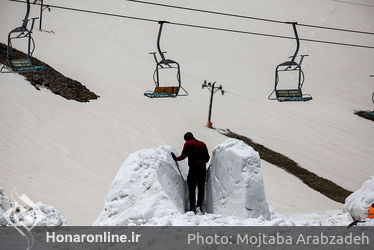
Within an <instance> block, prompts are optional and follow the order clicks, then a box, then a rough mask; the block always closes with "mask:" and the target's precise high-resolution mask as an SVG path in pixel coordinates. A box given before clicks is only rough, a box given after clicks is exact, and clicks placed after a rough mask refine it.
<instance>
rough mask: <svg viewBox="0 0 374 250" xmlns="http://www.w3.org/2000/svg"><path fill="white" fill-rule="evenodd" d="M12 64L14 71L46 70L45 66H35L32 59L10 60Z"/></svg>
mask: <svg viewBox="0 0 374 250" xmlns="http://www.w3.org/2000/svg"><path fill="white" fill-rule="evenodd" d="M10 64H11V65H12V69H13V70H14V71H37V70H40V69H42V68H44V66H33V65H32V64H31V61H30V59H17V60H10Z"/></svg>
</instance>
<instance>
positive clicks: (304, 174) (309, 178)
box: [218, 129, 352, 203]
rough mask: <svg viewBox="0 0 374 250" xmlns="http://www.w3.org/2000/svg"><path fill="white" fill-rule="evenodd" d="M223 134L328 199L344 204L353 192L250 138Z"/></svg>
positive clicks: (225, 132) (228, 132)
mask: <svg viewBox="0 0 374 250" xmlns="http://www.w3.org/2000/svg"><path fill="white" fill-rule="evenodd" d="M218 131H219V132H220V133H221V134H223V135H225V136H227V137H231V138H236V139H239V140H242V141H243V142H244V143H246V144H248V145H249V146H251V147H252V148H253V149H254V150H256V151H257V152H259V154H260V157H261V159H262V160H265V161H267V162H269V163H271V164H273V165H275V166H277V167H280V168H282V169H284V170H286V171H287V172H288V173H290V174H292V175H294V176H296V177H298V178H299V179H300V180H301V181H302V182H304V183H305V184H306V185H308V186H309V187H310V188H312V189H314V190H316V191H318V192H320V193H321V194H323V195H325V196H327V197H328V198H330V199H332V200H334V201H337V202H340V203H344V202H345V198H347V196H349V195H350V194H351V193H352V192H351V191H348V190H346V189H344V188H342V187H340V186H338V185H337V184H335V183H334V182H332V181H330V180H327V179H325V178H323V177H320V176H318V175H316V174H314V173H312V172H310V171H309V170H306V169H304V168H302V167H300V166H299V164H297V163H296V162H295V161H293V160H291V159H290V158H288V157H287V156H284V155H282V154H280V153H278V152H275V151H273V150H271V149H269V148H266V147H265V146H263V145H261V144H258V143H256V142H253V141H252V140H251V139H249V138H248V137H245V136H242V135H239V134H236V133H233V132H231V131H230V130H229V129H226V130H218Z"/></svg>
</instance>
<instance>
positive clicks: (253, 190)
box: [206, 139, 270, 219]
mask: <svg viewBox="0 0 374 250" xmlns="http://www.w3.org/2000/svg"><path fill="white" fill-rule="evenodd" d="M207 179H208V180H207V194H206V195H207V204H208V208H207V211H208V213H214V214H221V215H226V216H236V217H242V218H258V217H260V216H262V217H263V218H265V219H270V212H269V207H268V204H267V202H266V199H265V190H264V182H263V178H262V169H261V161H260V156H259V154H258V152H256V151H255V150H254V149H253V148H252V147H250V146H248V145H247V144H245V143H244V142H243V141H240V140H237V139H228V140H226V141H225V142H224V143H222V144H220V145H217V146H216V147H215V148H214V149H213V154H212V160H211V164H210V168H209V172H208V176H207Z"/></svg>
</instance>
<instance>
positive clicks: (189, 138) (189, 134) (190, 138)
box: [184, 132, 195, 141]
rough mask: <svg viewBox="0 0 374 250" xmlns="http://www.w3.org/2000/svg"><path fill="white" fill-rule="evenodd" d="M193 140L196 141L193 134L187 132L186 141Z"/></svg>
mask: <svg viewBox="0 0 374 250" xmlns="http://www.w3.org/2000/svg"><path fill="white" fill-rule="evenodd" d="M192 139H195V137H193V134H192V133H191V132H187V133H185V134H184V140H185V141H188V140H192Z"/></svg>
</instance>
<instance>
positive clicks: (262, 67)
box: [0, 0, 374, 225]
mask: <svg viewBox="0 0 374 250" xmlns="http://www.w3.org/2000/svg"><path fill="white" fill-rule="evenodd" d="M45 2H46V3H50V4H55V5H61V6H68V7H74V8H83V9H90V10H96V11H101V12H110V13H117V14H122V15H130V16H139V17H146V18H153V19H157V20H169V21H176V22H185V23H193V24H198V25H209V26H216V27H222V28H232V29H240V30H247V31H253V32H263V33H271V34H279V35H286V36H292V29H291V27H290V26H288V25H284V24H276V23H265V22H259V21H254V20H247V19H238V18H230V17H223V16H212V15H209V16H208V15H207V14H203V13H192V12H187V11H182V10H173V9H167V8H160V7H155V6H146V5H140V4H135V3H130V2H128V1H124V0H107V1H99V0H81V1H73V0H53V1H45ZM162 2H163V3H168V4H176V5H184V6H188V7H194V8H201V9H210V10H215V11H222V12H231V13H236V14H241V15H250V16H258V17H264V18H271V19H278V20H284V21H298V22H300V23H307V24H316V25H323V26H333V27H342V28H347V29H357V30H367V31H371V32H373V31H374V27H373V23H374V15H373V14H374V12H373V11H374V8H371V7H367V6H361V5H354V4H348V3H345V2H338V1H329V0H315V1H309V0H284V1H274V0H267V1H264V0H254V1H245V0H237V1H235V4H233V3H232V1H227V0H207V1H188V2H187V1H176V0H163V1H162ZM361 2H362V3H366V4H370V1H369V0H362V1H361ZM38 11H39V8H33V9H32V13H31V15H32V16H37V15H38ZM24 12H25V6H24V5H23V4H20V3H14V2H9V1H0V14H1V22H0V41H1V42H3V43H6V39H7V34H8V32H9V30H10V29H12V28H14V27H16V26H18V25H20V23H21V19H22V18H23V16H24ZM43 22H44V23H43V27H44V29H46V30H53V31H54V34H52V33H47V32H39V31H36V30H35V32H34V38H35V42H36V46H37V47H36V51H35V54H34V55H35V56H36V57H38V58H39V59H41V60H43V61H45V62H47V63H48V64H50V65H51V66H53V67H54V68H56V69H57V70H59V71H60V72H62V73H63V74H65V75H66V76H68V77H71V78H74V79H77V80H79V81H80V82H82V83H83V84H85V85H86V86H87V87H88V88H89V89H90V90H92V91H94V92H95V93H96V94H98V95H100V96H101V98H100V99H99V100H97V101H93V102H90V103H86V104H81V103H76V102H73V101H66V100H64V99H62V98H61V97H59V96H55V95H53V94H51V93H50V92H48V91H44V90H43V91H39V92H38V91H36V90H35V89H34V88H33V87H32V86H30V85H29V84H28V83H26V82H25V81H24V80H23V78H22V77H20V76H18V75H12V74H2V75H0V102H1V103H0V115H1V120H0V131H1V132H0V134H1V136H0V182H1V185H2V186H4V187H5V188H6V189H7V190H10V189H11V188H12V187H14V186H16V187H17V189H18V190H20V191H21V192H25V193H27V194H29V195H30V197H31V198H33V199H34V200H42V201H43V202H45V203H47V204H52V205H53V206H55V207H58V208H59V209H60V210H61V211H62V213H63V214H64V215H65V216H66V217H67V218H68V221H69V224H71V225H90V224H91V223H92V221H94V219H95V218H96V217H97V215H98V214H99V212H100V211H101V209H102V203H103V197H104V196H105V193H106V192H107V190H108V188H109V186H110V183H111V182H112V180H113V178H114V176H115V174H116V172H117V171H118V166H120V165H121V163H122V161H123V160H124V159H126V158H127V157H128V155H129V154H131V153H132V152H135V151H137V150H140V149H143V148H152V147H158V146H159V145H162V144H167V145H173V146H174V147H176V148H177V151H179V150H181V147H182V145H183V134H184V133H185V132H186V131H192V132H193V133H194V134H195V135H196V137H197V138H198V139H201V140H203V141H204V142H206V144H207V145H208V147H209V149H210V151H211V150H212V148H213V146H215V145H217V144H219V143H222V142H223V141H224V140H225V138H224V137H223V136H222V135H219V134H218V133H216V132H215V131H213V130H210V129H207V128H206V127H205V124H206V120H207V111H208V101H209V93H208V91H206V90H201V84H202V82H203V80H205V79H206V80H208V81H217V82H218V84H222V85H223V87H224V89H225V90H226V91H227V92H226V93H227V94H225V95H224V96H219V95H215V97H214V98H215V99H214V105H213V114H212V121H213V123H214V126H216V127H218V128H230V129H231V130H232V131H235V132H237V133H240V134H243V135H246V136H248V137H250V138H252V139H254V140H255V141H256V142H259V143H261V144H263V145H265V146H267V147H269V148H272V149H273V150H275V151H278V152H280V153H283V154H285V155H287V156H288V157H290V158H292V159H294V160H295V161H296V162H298V163H299V164H300V165H301V166H302V167H304V168H307V169H308V170H310V171H313V172H315V173H316V174H318V175H321V176H323V177H325V178H327V179H330V180H332V181H334V182H336V183H337V184H339V185H341V186H343V187H344V188H347V189H350V190H352V191H354V190H357V189H358V188H359V187H360V186H361V184H362V183H363V182H364V181H365V180H367V179H368V176H370V175H372V172H373V164H372V162H373V159H374V158H373V157H374V156H373V148H374V135H373V133H372V131H373V128H374V124H373V122H371V121H368V120H365V119H363V118H360V117H358V116H355V115H353V111H354V110H361V109H363V110H366V109H372V108H373V104H372V103H371V100H370V96H371V92H372V91H373V89H374V82H373V79H372V78H369V77H368V75H371V74H373V69H374V52H373V50H370V49H360V48H353V47H343V46H336V45H327V44H318V43H311V42H301V48H300V53H301V54H309V55H310V56H309V57H307V58H306V59H305V61H304V63H303V65H304V71H305V74H306V81H305V86H304V91H305V93H310V94H311V95H312V96H313V98H314V99H313V100H312V101H310V102H307V103H278V102H271V101H268V100H267V96H268V95H269V94H270V92H271V91H272V89H273V83H274V68H275V66H276V65H277V64H279V63H281V62H283V61H285V60H287V58H288V56H290V55H291V54H292V53H293V51H294V47H295V42H294V41H292V40H282V39H276V38H268V37H260V36H249V35H244V34H234V33H226V32H219V31H209V30H202V29H194V28H188V27H180V26H172V25H165V27H164V33H163V37H162V48H163V49H164V50H167V52H168V53H167V56H168V57H170V58H171V59H175V60H177V61H178V62H179V63H180V64H181V70H182V83H183V85H184V87H185V88H186V89H187V91H188V92H189V96H187V97H181V98H175V99H163V100H159V99H148V98H146V97H144V96H143V92H144V91H145V90H148V89H152V88H153V83H152V74H153V69H154V62H153V59H152V57H151V56H150V55H148V52H150V51H154V50H155V49H156V38H157V31H158V25H157V24H156V23H148V22H140V21H136V20H129V19H123V18H117V17H109V16H97V15H92V14H87V13H80V12H71V11H66V10H60V9H52V11H51V12H44V17H43ZM299 33H300V36H301V37H303V38H309V39H320V40H330V41H337V42H350V43H360V44H366V45H371V46H374V36H372V35H363V34H353V33H352V34H351V33H341V32H337V31H327V30H320V29H314V28H307V27H299ZM16 48H17V49H20V50H24V49H22V48H21V47H17V46H16ZM263 166H264V180H265V191H266V196H267V200H268V203H269V205H270V206H272V207H274V208H277V207H280V208H282V210H283V211H286V212H290V213H293V212H299V211H304V212H308V211H305V210H306V209H313V210H312V211H315V210H326V209H334V208H335V209H339V208H340V207H341V205H340V204H337V203H335V202H332V201H329V200H327V199H326V198H325V197H323V196H322V195H320V194H316V193H315V192H313V191H310V190H308V188H307V187H306V186H305V185H304V184H302V183H301V182H300V181H299V180H297V179H296V178H293V177H290V176H287V174H286V173H285V172H284V171H279V170H277V169H273V170H270V169H272V168H273V166H268V165H265V164H263ZM267 168H268V170H267ZM274 175H276V176H275V177H274ZM267 179H268V180H271V182H268V184H267V182H266V180H267ZM284 179H287V180H289V181H290V182H287V183H286V184H285V183H284V181H283V180H284ZM267 185H268V186H267ZM289 186H292V187H294V188H293V189H292V190H290V188H289ZM290 193H292V195H290ZM309 193H312V194H313V195H312V197H313V200H312V204H310V206H305V205H304V204H305V203H306V202H308V203H310V202H311V201H310V199H309V197H310V196H309V195H308V194H309ZM278 194H279V195H278ZM289 197H291V198H292V199H293V202H289V200H290V199H288V198H289ZM309 212H311V211H309Z"/></svg>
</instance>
